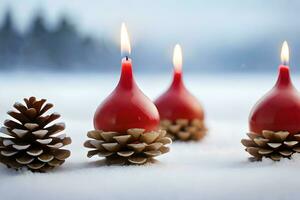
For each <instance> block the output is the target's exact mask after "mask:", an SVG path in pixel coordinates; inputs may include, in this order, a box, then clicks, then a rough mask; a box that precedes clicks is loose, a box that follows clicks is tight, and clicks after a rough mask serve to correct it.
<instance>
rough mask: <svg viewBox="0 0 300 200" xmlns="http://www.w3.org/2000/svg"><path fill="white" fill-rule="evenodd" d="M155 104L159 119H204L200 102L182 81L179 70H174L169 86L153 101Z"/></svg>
mask: <svg viewBox="0 0 300 200" xmlns="http://www.w3.org/2000/svg"><path fill="white" fill-rule="evenodd" d="M155 105H156V107H157V109H158V111H159V114H160V118H161V119H169V120H176V119H189V120H192V119H196V118H197V119H201V120H203V119H204V112H203V109H202V107H201V105H200V103H199V102H198V100H197V99H196V98H195V97H194V96H193V95H192V94H191V93H190V92H189V91H188V90H187V89H186V87H185V85H184V83H183V80H182V72H181V70H180V71H177V70H175V71H174V77H173V81H172V84H171V86H170V87H169V89H168V90H167V91H166V92H165V93H164V94H162V95H161V96H160V97H159V98H158V99H157V100H156V101H155Z"/></svg>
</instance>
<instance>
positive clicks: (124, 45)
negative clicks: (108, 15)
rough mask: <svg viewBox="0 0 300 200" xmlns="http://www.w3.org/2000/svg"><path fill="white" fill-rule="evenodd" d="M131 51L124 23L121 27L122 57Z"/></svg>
mask: <svg viewBox="0 0 300 200" xmlns="http://www.w3.org/2000/svg"><path fill="white" fill-rule="evenodd" d="M130 53H131V47H130V41H129V36H128V32H127V28H126V25H125V23H122V27H121V55H122V57H126V56H129V55H130Z"/></svg>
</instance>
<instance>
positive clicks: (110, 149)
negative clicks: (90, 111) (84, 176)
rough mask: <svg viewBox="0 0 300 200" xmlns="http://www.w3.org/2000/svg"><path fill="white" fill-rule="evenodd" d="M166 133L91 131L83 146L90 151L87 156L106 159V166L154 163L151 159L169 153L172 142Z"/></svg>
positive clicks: (139, 130) (134, 130) (140, 130)
mask: <svg viewBox="0 0 300 200" xmlns="http://www.w3.org/2000/svg"><path fill="white" fill-rule="evenodd" d="M165 135H166V131H163V130H159V131H150V132H145V130H144V129H137V128H133V129H128V130H127V133H117V132H104V131H100V130H93V131H90V132H88V134H87V136H88V137H89V138H91V139H92V140H87V141H86V142H85V143H84V146H85V147H87V148H91V149H94V150H90V151H89V152H88V154H87V156H88V157H89V158H90V157H92V156H94V155H98V156H100V157H106V161H107V163H108V164H138V165H140V164H144V163H146V162H152V161H154V159H153V157H155V156H159V155H161V154H164V153H167V152H169V147H167V146H166V145H168V144H171V143H172V140H171V139H170V138H168V137H166V136H165Z"/></svg>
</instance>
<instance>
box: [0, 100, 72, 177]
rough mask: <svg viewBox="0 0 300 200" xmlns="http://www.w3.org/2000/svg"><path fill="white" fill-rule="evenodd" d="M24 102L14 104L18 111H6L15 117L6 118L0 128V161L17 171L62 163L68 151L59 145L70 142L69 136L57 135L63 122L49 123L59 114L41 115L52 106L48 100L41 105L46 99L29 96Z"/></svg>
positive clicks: (44, 168)
mask: <svg viewBox="0 0 300 200" xmlns="http://www.w3.org/2000/svg"><path fill="white" fill-rule="evenodd" d="M24 101H25V103H26V105H23V104H21V103H15V104H14V108H15V109H16V110H17V111H9V112H7V114H8V115H10V116H11V117H12V118H14V119H15V120H6V121H5V122H4V125H5V126H4V127H2V128H1V129H0V132H2V133H3V134H5V135H6V136H5V135H4V136H3V137H0V162H2V163H3V164H5V165H7V166H8V167H9V168H13V169H16V170H17V169H20V168H22V167H27V168H28V169H29V170H31V171H39V172H45V171H47V170H50V169H52V168H54V167H57V166H59V165H61V164H63V163H64V161H65V159H66V158H68V157H69V156H70V151H68V150H64V149H60V148H61V147H63V146H65V145H67V144H70V143H71V139H70V138H69V137H66V135H65V134H60V135H58V134H57V133H59V132H61V131H63V130H64V129H65V124H64V123H55V124H52V125H49V124H50V123H51V122H53V121H54V120H56V119H58V118H59V117H60V115H59V114H57V113H53V114H50V115H44V116H43V114H45V113H46V112H47V111H48V110H49V109H50V108H52V107H53V104H50V103H47V104H45V105H44V103H45V102H46V100H45V99H41V100H39V101H37V100H36V98H35V97H30V98H29V99H26V98H25V99H24ZM43 105H44V106H43ZM3 134H2V135H3Z"/></svg>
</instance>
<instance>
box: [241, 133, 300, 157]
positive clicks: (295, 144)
mask: <svg viewBox="0 0 300 200" xmlns="http://www.w3.org/2000/svg"><path fill="white" fill-rule="evenodd" d="M247 135H248V137H249V138H250V139H242V141H241V142H242V144H243V145H244V146H245V147H246V149H245V150H246V151H247V152H248V153H249V154H250V155H252V156H253V157H252V158H251V160H253V161H259V160H262V158H263V157H266V158H270V159H272V160H273V161H279V160H280V159H281V158H290V157H291V156H292V155H293V154H294V153H300V143H299V142H300V134H296V135H291V134H290V133H289V132H287V131H278V132H273V131H267V130H264V131H263V132H262V135H258V134H256V133H248V134H247Z"/></svg>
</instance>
